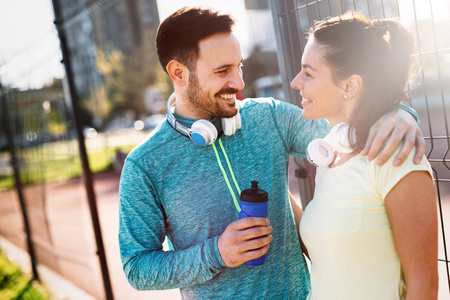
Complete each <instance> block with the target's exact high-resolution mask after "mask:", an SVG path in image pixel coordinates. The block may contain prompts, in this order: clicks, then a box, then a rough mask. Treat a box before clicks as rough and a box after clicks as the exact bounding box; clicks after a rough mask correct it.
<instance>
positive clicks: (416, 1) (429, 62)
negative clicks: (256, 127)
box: [270, 0, 450, 299]
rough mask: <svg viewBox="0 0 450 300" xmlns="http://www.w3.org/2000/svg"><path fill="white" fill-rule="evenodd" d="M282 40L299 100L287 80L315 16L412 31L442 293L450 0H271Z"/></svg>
mask: <svg viewBox="0 0 450 300" xmlns="http://www.w3.org/2000/svg"><path fill="white" fill-rule="evenodd" d="M270 3H271V8H272V13H273V18H274V25H275V29H276V32H277V37H278V41H277V44H278V45H279V59H280V69H281V76H282V78H283V90H284V93H285V95H287V99H286V100H287V101H290V102H292V103H295V104H297V105H299V106H300V103H301V99H300V96H299V94H298V93H296V92H295V91H294V90H293V89H291V88H290V86H289V84H290V82H291V81H292V80H293V78H294V77H295V75H296V74H297V73H298V72H299V71H300V69H301V67H300V66H301V63H300V60H301V55H302V52H303V50H302V49H303V48H304V47H305V44H306V40H305V32H306V31H307V30H308V29H309V28H310V26H311V25H312V23H313V22H314V21H315V20H320V19H323V18H325V17H328V16H338V15H340V14H342V13H344V12H347V11H359V12H362V13H363V14H364V15H366V16H369V17H372V18H384V17H394V18H400V20H401V22H402V23H403V24H404V25H405V26H407V27H408V28H409V29H410V30H411V32H412V35H413V38H414V42H415V45H416V48H417V50H416V52H415V53H414V54H413V57H414V58H415V59H416V61H417V66H418V67H417V70H418V72H417V76H415V78H414V79H413V80H411V81H410V83H409V94H410V100H411V103H412V106H413V107H414V108H415V109H416V110H417V111H418V113H419V116H420V120H421V124H422V125H421V129H422V131H423V132H424V135H425V139H426V143H427V153H426V155H427V157H428V159H429V161H430V162H431V165H432V168H433V171H434V177H435V182H436V185H435V186H436V193H437V201H438V204H439V221H440V247H439V275H440V295H439V298H440V299H448V297H449V290H450V276H449V262H450V261H449V252H448V251H449V249H448V244H447V243H448V237H449V236H448V231H449V230H450V228H449V226H450V172H449V171H450V168H449V166H450V165H449V150H450V134H449V126H448V125H449V124H448V117H449V110H448V106H449V105H450V84H449V83H450V39H449V38H448V32H450V1H448V0H423V1H422V0H384V1H383V0H353V1H344V0H297V1H296V0H271V2H270Z"/></svg>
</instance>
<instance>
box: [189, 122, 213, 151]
mask: <svg viewBox="0 0 450 300" xmlns="http://www.w3.org/2000/svg"><path fill="white" fill-rule="evenodd" d="M216 139H217V129H216V127H215V126H214V125H213V124H212V123H211V122H209V121H207V120H202V119H200V120H197V121H195V122H194V124H192V126H191V140H192V141H193V142H194V143H195V144H197V145H199V146H206V145H211V144H212V143H214V142H215V140H216Z"/></svg>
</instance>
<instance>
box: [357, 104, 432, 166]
mask: <svg viewBox="0 0 450 300" xmlns="http://www.w3.org/2000/svg"><path fill="white" fill-rule="evenodd" d="M385 141H387V142H386V145H385V146H384V148H383V150H382V151H381V148H382V147H383V145H384V142H385ZM402 141H403V146H402V148H401V149H400V152H399V153H398V155H397V156H396V157H395V159H394V166H400V165H401V164H402V163H403V162H404V161H405V159H406V158H407V157H408V154H409V153H410V152H411V150H412V148H413V147H414V145H415V146H416V153H415V156H414V163H416V164H418V163H420V161H421V160H422V157H423V154H424V153H425V140H424V138H423V134H422V131H421V130H420V128H419V124H417V122H416V120H415V119H414V117H413V116H411V114H410V113H408V112H406V111H404V110H403V109H395V110H393V111H391V112H389V113H387V114H385V115H384V116H382V117H381V118H379V119H378V120H377V121H376V122H375V123H374V124H373V125H372V127H371V128H370V131H369V136H368V138H367V142H366V145H365V146H364V149H363V150H362V151H361V155H367V158H368V159H369V160H373V159H374V158H375V157H377V155H378V157H377V161H376V163H377V165H379V166H381V165H383V164H384V163H385V162H386V161H387V160H388V159H389V157H391V156H392V155H393V154H394V152H395V150H396V149H397V148H398V146H399V145H400V143H401V142H402ZM380 151H381V152H380Z"/></svg>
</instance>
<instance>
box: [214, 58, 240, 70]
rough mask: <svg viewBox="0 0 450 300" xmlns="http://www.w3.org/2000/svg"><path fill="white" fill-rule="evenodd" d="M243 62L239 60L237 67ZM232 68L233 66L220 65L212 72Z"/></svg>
mask: <svg viewBox="0 0 450 300" xmlns="http://www.w3.org/2000/svg"><path fill="white" fill-rule="evenodd" d="M243 61H244V60H243V59H241V61H240V62H239V64H238V65H240V64H242V62H243ZM232 66H233V64H226V65H221V66H219V67H217V68H214V69H213V71H216V70H220V69H225V68H229V67H232Z"/></svg>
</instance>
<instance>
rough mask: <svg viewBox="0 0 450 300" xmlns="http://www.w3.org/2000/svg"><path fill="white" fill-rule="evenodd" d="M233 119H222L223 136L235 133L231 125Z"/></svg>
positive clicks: (234, 128) (234, 127)
mask: <svg viewBox="0 0 450 300" xmlns="http://www.w3.org/2000/svg"><path fill="white" fill-rule="evenodd" d="M233 119H234V117H232V118H222V129H223V134H225V135H233V134H234V133H235V132H236V126H235V125H233V123H235V122H234V120H233Z"/></svg>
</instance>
